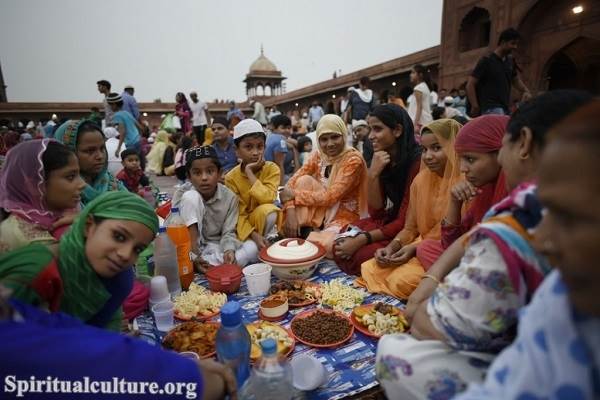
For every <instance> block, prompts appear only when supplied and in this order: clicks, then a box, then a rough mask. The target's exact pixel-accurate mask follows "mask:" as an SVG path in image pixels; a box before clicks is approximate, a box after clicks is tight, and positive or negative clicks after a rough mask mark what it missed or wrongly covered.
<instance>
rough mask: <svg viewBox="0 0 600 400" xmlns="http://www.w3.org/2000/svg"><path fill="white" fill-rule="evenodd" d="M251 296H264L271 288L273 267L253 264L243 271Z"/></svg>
mask: <svg viewBox="0 0 600 400" xmlns="http://www.w3.org/2000/svg"><path fill="white" fill-rule="evenodd" d="M243 272H244V276H245V277H246V285H247V286H248V292H250V296H264V295H266V294H267V293H269V288H270V287H271V266H270V265H268V264H252V265H248V266H247V267H246V268H244V270H243Z"/></svg>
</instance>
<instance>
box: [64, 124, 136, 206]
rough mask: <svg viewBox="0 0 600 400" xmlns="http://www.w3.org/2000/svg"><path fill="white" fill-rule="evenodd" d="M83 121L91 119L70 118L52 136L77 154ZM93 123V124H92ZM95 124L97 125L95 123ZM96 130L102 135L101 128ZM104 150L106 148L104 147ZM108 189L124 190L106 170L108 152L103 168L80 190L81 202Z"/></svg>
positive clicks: (85, 201)
mask: <svg viewBox="0 0 600 400" xmlns="http://www.w3.org/2000/svg"><path fill="white" fill-rule="evenodd" d="M84 123H93V122H92V121H89V120H85V119H81V120H76V119H71V120H68V121H67V122H65V123H64V124H62V125H61V126H60V127H59V128H58V129H57V130H56V133H55V134H54V137H55V138H56V140H58V141H59V142H61V143H63V144H65V145H66V146H67V147H69V148H70V149H71V150H73V151H74V152H75V154H77V142H78V141H79V135H80V133H81V132H80V131H81V127H82V126H83V124H84ZM94 125H95V124H94ZM96 126H97V125H96ZM97 128H98V132H100V134H101V135H102V137H104V134H103V133H102V129H101V128H100V127H98V126H97ZM104 151H105V152H106V148H105V149H104ZM110 190H125V188H124V187H123V184H122V183H120V182H119V181H118V180H117V179H115V177H114V176H112V174H111V173H110V172H108V153H107V157H106V161H105V163H104V168H102V170H101V171H100V172H99V173H98V175H97V176H96V178H95V179H94V181H93V182H92V183H91V184H90V183H87V184H86V186H85V189H83V192H81V202H82V203H83V204H87V203H89V202H91V201H92V200H94V199H95V198H96V197H98V196H100V195H101V194H103V193H105V192H108V191H110Z"/></svg>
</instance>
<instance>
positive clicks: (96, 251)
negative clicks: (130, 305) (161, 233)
mask: <svg viewBox="0 0 600 400" xmlns="http://www.w3.org/2000/svg"><path fill="white" fill-rule="evenodd" d="M157 231H158V219H157V217H156V215H155V214H154V210H153V209H152V208H151V207H150V206H149V205H148V203H146V202H145V201H144V200H143V199H142V198H141V197H139V196H137V195H135V194H133V193H129V192H127V191H117V192H108V193H105V194H103V195H100V196H98V197H97V198H96V199H95V200H94V201H92V202H91V203H89V204H88V205H87V206H86V208H85V209H84V210H83V211H82V212H81V214H79V216H78V217H77V219H76V220H75V222H74V223H73V225H72V226H71V228H70V229H69V231H68V232H67V233H66V234H64V235H63V236H62V238H61V239H60V242H59V244H58V245H55V246H49V247H47V246H43V245H40V244H31V245H29V246H26V247H22V248H20V249H18V250H15V251H12V252H9V253H6V254H5V255H3V256H1V257H0V283H2V284H3V285H5V286H7V287H9V288H10V289H12V290H13V296H14V297H15V298H17V299H19V300H21V301H23V302H27V303H29V304H33V305H36V306H40V307H45V308H48V309H49V310H50V311H59V310H60V311H63V312H65V313H67V314H70V315H72V316H75V317H77V318H79V319H81V320H82V321H84V322H86V323H88V324H90V325H94V326H99V327H106V328H109V329H113V330H118V329H119V327H120V323H121V317H122V312H121V304H122V303H123V301H124V300H125V298H126V297H127V296H128V294H129V292H130V291H131V287H132V285H133V278H134V273H133V270H132V268H131V267H132V266H133V265H134V264H135V262H136V260H137V258H138V255H139V254H140V253H141V252H142V251H143V250H144V249H145V248H146V246H148V245H149V244H150V242H152V240H153V239H154V236H155V235H156V232H157Z"/></svg>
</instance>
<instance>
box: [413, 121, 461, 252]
mask: <svg viewBox="0 0 600 400" xmlns="http://www.w3.org/2000/svg"><path fill="white" fill-rule="evenodd" d="M460 128H462V125H461V124H459V123H458V122H456V121H455V120H453V119H438V120H436V121H433V122H431V123H429V124H428V125H426V126H425V127H423V129H421V136H423V135H426V134H434V135H435V137H436V138H437V141H438V142H439V144H440V146H442V149H443V150H444V153H445V154H446V159H447V160H446V167H445V168H444V176H443V177H440V176H439V175H438V174H437V173H435V172H433V171H431V170H429V168H427V167H426V166H425V165H424V164H423V162H421V170H420V172H419V174H418V175H417V176H416V177H415V179H414V180H413V185H415V184H416V185H418V198H417V196H416V192H415V191H414V190H413V189H412V186H411V193H410V200H409V203H412V204H411V206H410V207H411V208H413V207H414V210H415V214H414V215H415V218H416V222H417V227H418V231H419V234H420V235H421V236H424V238H426V239H435V240H439V239H440V236H441V231H440V223H441V221H442V218H443V217H444V215H446V212H447V210H448V202H449V201H450V189H451V188H452V187H453V186H454V185H455V184H456V182H458V181H459V180H460V165H459V159H458V156H457V154H456V152H455V151H454V140H455V139H456V135H457V134H458V131H459V130H460ZM403 243H404V241H403Z"/></svg>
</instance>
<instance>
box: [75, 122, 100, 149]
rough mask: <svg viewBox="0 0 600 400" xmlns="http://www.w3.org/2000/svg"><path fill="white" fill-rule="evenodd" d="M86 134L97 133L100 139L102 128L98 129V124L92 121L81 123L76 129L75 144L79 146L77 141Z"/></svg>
mask: <svg viewBox="0 0 600 400" xmlns="http://www.w3.org/2000/svg"><path fill="white" fill-rule="evenodd" d="M87 132H99V133H100V134H101V135H102V137H104V133H103V132H102V128H100V126H99V125H98V124H96V123H95V122H93V121H83V122H82V123H81V125H79V128H78V129H77V144H79V139H80V138H81V137H82V136H83V134H84V133H87Z"/></svg>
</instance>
